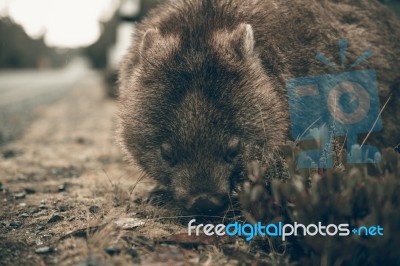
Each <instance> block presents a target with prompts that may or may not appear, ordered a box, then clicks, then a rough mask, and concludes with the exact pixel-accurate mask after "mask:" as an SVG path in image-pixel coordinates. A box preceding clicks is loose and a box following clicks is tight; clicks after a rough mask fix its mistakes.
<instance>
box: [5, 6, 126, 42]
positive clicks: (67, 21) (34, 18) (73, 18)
mask: <svg viewBox="0 0 400 266" xmlns="http://www.w3.org/2000/svg"><path fill="white" fill-rule="evenodd" d="M118 3H119V0H0V16H7V15H9V16H10V17H11V18H12V19H13V20H14V21H15V22H16V23H18V24H21V25H22V26H23V28H24V29H25V31H26V33H27V34H28V35H30V36H31V37H34V38H38V37H41V36H43V35H44V39H45V42H46V44H47V45H49V46H54V47H62V48H77V47H82V46H87V45H90V44H92V43H94V42H95V41H96V40H97V39H98V38H99V37H100V34H101V24H100V22H101V21H107V20H109V19H110V18H111V16H112V14H113V12H114V10H115V9H116V7H117V5H118Z"/></svg>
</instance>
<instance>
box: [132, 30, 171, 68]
mask: <svg viewBox="0 0 400 266" xmlns="http://www.w3.org/2000/svg"><path fill="white" fill-rule="evenodd" d="M178 45H179V38H177V37H176V36H173V35H170V36H163V35H162V34H161V33H160V31H159V30H158V29H148V30H147V31H146V32H145V33H144V35H143V37H142V42H141V43H140V48H139V53H140V58H141V59H142V60H146V61H149V60H150V61H151V60H152V59H154V60H155V61H157V60H160V59H162V58H161V57H168V55H170V53H171V52H172V51H174V49H177V47H178Z"/></svg>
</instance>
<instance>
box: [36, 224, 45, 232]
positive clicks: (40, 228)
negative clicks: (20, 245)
mask: <svg viewBox="0 0 400 266" xmlns="http://www.w3.org/2000/svg"><path fill="white" fill-rule="evenodd" d="M45 228H46V227H45V226H44V225H39V226H38V228H37V230H39V231H42V230H44V229H45Z"/></svg>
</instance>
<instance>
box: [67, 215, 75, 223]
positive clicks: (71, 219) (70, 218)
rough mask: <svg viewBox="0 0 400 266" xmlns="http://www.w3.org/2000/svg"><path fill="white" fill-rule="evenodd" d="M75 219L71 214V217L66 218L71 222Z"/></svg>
mask: <svg viewBox="0 0 400 266" xmlns="http://www.w3.org/2000/svg"><path fill="white" fill-rule="evenodd" d="M75 219H76V217H75V216H71V217H69V218H68V222H72V221H73V220H75Z"/></svg>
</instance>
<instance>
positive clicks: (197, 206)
mask: <svg viewBox="0 0 400 266" xmlns="http://www.w3.org/2000/svg"><path fill="white" fill-rule="evenodd" d="M192 202H193V204H192V205H191V206H190V208H189V211H190V212H193V213H216V212H218V211H221V210H222V209H223V208H224V207H225V206H226V205H227V203H228V196H208V195H201V196H197V197H196V198H194V199H193V201H192Z"/></svg>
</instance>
